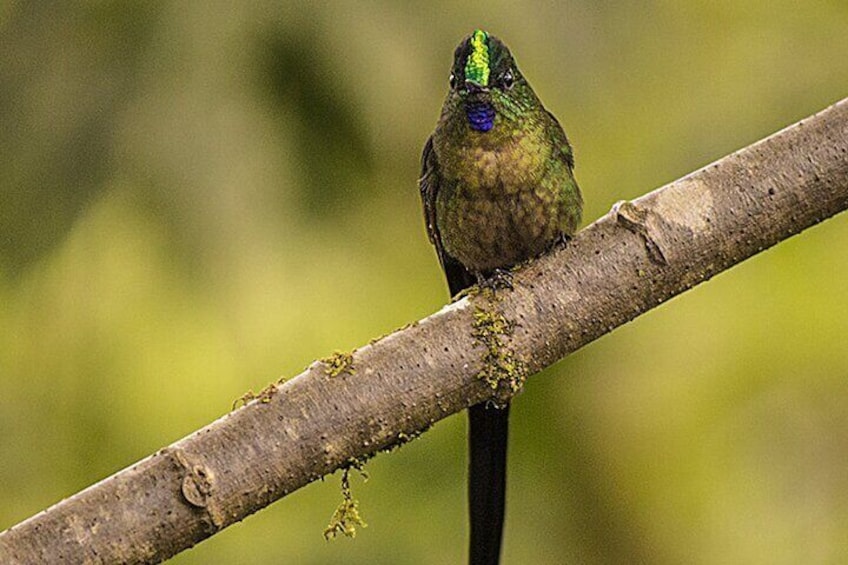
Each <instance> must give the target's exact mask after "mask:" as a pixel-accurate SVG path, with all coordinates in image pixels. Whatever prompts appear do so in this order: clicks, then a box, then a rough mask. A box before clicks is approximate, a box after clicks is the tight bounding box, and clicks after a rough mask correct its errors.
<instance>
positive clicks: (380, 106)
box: [0, 0, 848, 565]
mask: <svg viewBox="0 0 848 565" xmlns="http://www.w3.org/2000/svg"><path fill="white" fill-rule="evenodd" d="M475 27H484V28H486V29H488V30H489V31H491V32H492V33H494V34H496V35H498V36H500V37H502V38H503V39H505V40H506V42H507V43H508V44H509V45H510V46H511V47H512V49H513V51H514V52H515V54H516V57H517V60H518V61H519V64H520V65H521V68H522V70H523V71H524V73H525V74H526V76H527V77H529V79H530V80H531V82H532V84H533V85H534V87H535V88H536V90H537V92H538V93H539V95H540V96H541V98H542V99H543V100H544V101H545V103H546V105H547V106H548V107H549V108H550V109H551V110H552V111H553V112H554V114H556V115H557V116H558V117H559V118H560V120H561V121H562V122H563V124H564V125H565V127H566V130H567V132H568V134H569V136H570V138H571V139H572V142H573V144H574V145H575V147H576V156H577V170H576V172H577V177H578V180H579V182H580V184H581V186H582V187H583V190H584V194H585V199H586V214H585V217H586V221H587V222H589V221H591V220H593V219H594V218H596V217H598V216H600V215H601V214H603V213H604V212H606V211H607V210H608V209H609V207H610V206H611V205H612V204H613V203H614V202H615V201H617V200H620V199H629V198H634V197H636V196H639V195H641V194H643V193H645V192H647V191H648V190H650V189H653V188H655V187H657V186H660V185H662V184H664V183H666V182H669V181H671V180H674V179H676V178H678V177H680V176H681V175H683V174H685V173H687V172H689V171H691V170H693V169H696V168H698V167H700V166H702V165H704V164H706V163H708V162H710V161H712V160H714V159H716V158H719V157H721V156H723V155H725V154H727V153H729V152H731V151H733V150H735V149H738V148H740V147H743V146H745V145H747V144H749V143H751V142H753V141H756V140H757V139H759V138H761V137H764V136H766V135H767V134H770V133H772V132H774V131H776V130H778V129H780V128H782V127H783V126H785V125H788V124H790V123H792V122H794V121H796V120H798V119H800V118H803V117H805V116H807V115H809V114H811V113H813V112H815V111H817V110H819V109H822V108H824V107H825V106H827V105H828V104H829V103H831V102H834V101H836V100H838V99H840V98H842V97H844V96H846V95H848V57H846V53H848V3H846V2H844V1H843V0H830V1H824V0H811V1H809V2H804V3H799V2H795V1H790V0H770V1H768V2H766V1H763V0H760V1H749V2H738V1H729V0H719V1H715V0H691V1H685V2H630V3H620V2H598V1H596V0H571V1H569V2H520V3H519V2H499V1H489V2H464V3H454V2H435V3H427V4H424V3H411V2H408V3H407V2H369V3H354V2H282V3H274V2H242V3H223V2H155V3H148V2H143V1H127V2H79V3H70V2H67V3H65V2H57V3H46V2H23V1H11V2H10V1H8V0H7V1H5V2H2V3H0V529H2V528H5V527H8V526H10V525H12V524H14V523H16V522H18V521H20V520H22V519H24V518H26V517H28V516H30V515H31V514H33V513H35V512H37V511H39V510H41V509H42V508H44V507H46V506H48V505H50V504H52V503H54V502H56V501H58V500H60V499H61V498H63V497H64V496H67V495H69V494H72V493H74V492H76V491H77V490H79V489H81V488H83V487H85V486H87V485H89V484H91V483H93V482H95V481H97V480H99V479H101V478H103V477H105V476H107V475H109V474H111V473H113V472H115V471H117V470H119V469H121V468H123V467H125V466H127V465H129V464H131V463H133V462H134V461H136V460H138V459H140V458H142V457H144V456H146V455H147V454H149V453H151V452H153V451H155V450H156V449H158V448H160V447H161V446H164V445H166V444H168V443H170V442H172V441H174V440H176V439H179V438H180V437H182V436H184V435H186V434H188V433H190V432H191V431H193V430H194V429H196V428H198V427H200V426H202V425H204V424H206V423H208V422H210V421H211V420H213V419H215V418H216V417H218V416H219V415H221V414H222V413H224V412H226V411H227V410H228V409H229V408H230V406H231V404H232V402H233V400H234V399H236V398H238V397H239V396H241V395H242V393H244V392H245V391H246V390H248V389H253V390H258V389H260V388H262V387H263V386H265V384H267V383H268V382H270V381H272V380H275V379H277V378H278V377H280V376H281V375H294V374H297V373H298V372H299V371H300V370H301V369H302V368H303V367H304V366H305V365H307V364H308V363H309V362H310V361H311V360H313V359H315V358H317V357H321V356H324V355H326V354H328V353H329V352H331V351H332V350H334V349H350V348H353V347H355V346H357V345H361V344H363V343H365V342H367V341H368V340H369V339H370V338H372V337H374V336H378V335H380V334H383V333H385V332H387V331H389V330H391V329H393V328H396V327H398V326H401V325H403V324H404V323H406V322H410V321H412V320H415V319H418V318H420V317H423V316H425V315H427V314H429V313H431V312H433V311H435V310H436V309H438V308H439V307H440V306H441V305H442V304H443V303H444V302H445V300H446V289H445V285H444V282H443V280H442V275H441V273H440V271H439V268H438V265H437V261H436V258H435V255H434V253H433V251H432V250H431V248H430V246H429V243H428V242H427V239H426V235H425V231H424V227H423V221H422V217H421V212H420V208H419V206H420V204H419V200H418V193H417V188H416V179H417V177H418V167H419V164H418V160H419V155H420V151H421V147H422V146H423V144H424V140H425V139H426V137H427V135H428V134H429V132H430V131H431V129H432V127H433V125H434V124H435V120H436V118H437V116H438V113H439V108H440V106H441V102H442V98H443V96H444V94H445V93H446V90H447V82H448V70H449V67H450V62H451V56H452V52H453V49H454V46H455V45H456V44H457V43H458V42H459V40H460V39H461V38H462V37H463V35H464V34H466V33H468V32H470V31H471V30H472V29H473V28H475ZM846 247H848V217H837V218H835V219H833V220H831V221H829V222H827V223H825V224H824V225H821V226H819V227H816V228H814V229H812V230H809V231H808V232H806V233H804V234H802V235H800V236H798V237H795V238H793V239H792V240H790V241H787V242H785V243H783V244H781V245H779V246H778V247H777V248H775V249H772V250H770V251H768V252H766V253H763V254H761V255H759V256H757V257H755V258H753V259H752V260H750V261H748V262H746V263H745V264H743V265H741V266H739V267H737V268H735V269H733V270H731V271H730V272H727V273H725V274H723V275H721V276H719V277H717V278H716V279H714V280H713V281H710V282H709V283H707V284H705V285H702V286H700V287H698V288H697V289H695V290H693V291H691V292H688V293H686V294H685V295H683V296H681V297H679V298H677V299H675V300H672V301H671V302H670V303H668V304H665V305H663V306H662V307H660V308H658V309H656V310H654V311H652V312H650V313H648V314H647V315H645V316H643V317H642V318H640V319H639V320H637V321H636V322H635V323H632V324H630V325H628V326H626V327H623V328H621V329H618V330H616V331H615V332H613V333H612V334H611V335H609V336H606V337H604V338H602V339H601V340H599V341H598V342H596V343H594V344H592V345H590V346H588V347H586V348H585V349H583V350H581V351H579V352H577V353H576V354H574V355H572V356H571V357H570V358H568V359H566V360H564V361H563V362H561V363H559V364H558V365H556V366H555V367H553V368H551V369H550V370H548V371H546V372H545V374H544V375H542V376H540V377H537V378H533V379H531V381H530V382H529V383H528V385H527V387H526V391H525V392H524V394H523V395H522V396H521V397H520V398H519V399H518V400H517V401H516V403H515V409H514V411H513V419H512V421H513V432H512V447H511V461H510V473H511V476H510V484H509V501H508V517H507V531H506V539H505V547H504V555H505V559H504V561H505V562H506V563H521V564H524V563H535V564H559V563H623V562H629V563H636V562H638V563H658V564H677V563H710V564H712V563H721V564H724V563H770V564H775V563H840V562H846V561H848V347H846V334H848V301H847V300H846V288H848V254H846V252H845V249H846ZM464 434H465V420H464V417H462V416H455V417H452V418H450V419H448V420H447V421H444V422H442V423H440V424H438V425H437V426H436V427H435V428H434V429H433V430H431V431H430V432H428V433H427V434H425V435H424V436H423V437H422V438H421V439H419V440H417V441H415V442H413V443H411V444H410V445H407V446H405V447H403V448H402V449H401V450H399V451H397V452H395V453H392V454H390V455H381V456H379V457H378V458H376V459H375V460H373V461H371V462H370V463H369V464H368V466H367V469H368V471H369V473H370V476H371V478H370V480H369V481H368V482H367V483H363V482H362V481H361V479H360V478H358V477H356V478H354V479H353V488H354V494H355V496H356V497H357V498H358V499H359V500H360V502H361V506H362V512H363V514H364V517H365V519H366V521H367V522H368V524H369V526H368V528H366V529H362V530H360V532H359V535H358V536H357V537H356V539H354V540H348V539H339V540H336V541H334V542H325V541H324V540H323V538H322V530H323V528H324V526H325V525H326V524H327V522H328V520H329V518H330V515H331V514H332V512H333V510H334V508H335V506H336V504H337V503H338V502H339V500H340V493H339V477H338V475H335V476H333V477H330V478H328V480H326V481H324V482H318V483H316V484H313V485H310V486H308V487H307V488H304V489H302V490H300V491H298V492H296V493H294V494H292V495H291V496H289V497H287V498H285V499H283V500H282V501H280V502H278V503H276V504H274V505H272V506H271V507H270V508H268V509H266V510H264V511H262V512H260V513H258V514H257V515H255V516H253V517H251V518H249V519H247V520H246V521H245V522H243V523H241V524H238V525H236V526H234V527H231V528H230V529H228V530H226V531H225V532H223V533H221V534H220V535H217V536H215V537H214V538H213V539H211V540H208V541H206V542H204V543H202V544H200V545H199V546H198V547H196V548H194V549H192V550H190V551H188V552H186V553H184V554H182V555H180V556H178V557H176V558H175V559H174V560H173V563H180V564H184V565H185V564H200V563H280V562H286V563H305V564H316V565H320V564H326V563H358V564H373V563H377V564H381V563H386V564H395V563H396V564H441V563H460V562H462V561H463V559H464V558H465V552H466V549H465V544H466V535H465V530H466V525H465V524H466V522H465V520H466V518H465V508H464V482H465V439H464Z"/></svg>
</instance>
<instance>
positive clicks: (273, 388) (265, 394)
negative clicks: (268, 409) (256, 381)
mask: <svg viewBox="0 0 848 565" xmlns="http://www.w3.org/2000/svg"><path fill="white" fill-rule="evenodd" d="M282 381H283V379H280V381H277V382H276V383H271V384H269V385H268V386H266V387H265V388H263V389H262V390H261V391H259V394H256V393H255V392H253V390H248V391H247V392H245V393H244V394H242V395H241V396H240V397H238V398H236V399H235V400H234V401H233V410H235V409H236V408H239V407H240V406H247V405H248V404H250V403H251V402H253V401H254V400H257V399H258V400H259V401H260V402H261V403H263V404H268V403H269V402H271V397H272V396H274V394H276V393H277V385H279V384H281V382H282Z"/></svg>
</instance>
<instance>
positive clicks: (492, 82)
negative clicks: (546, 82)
mask: <svg viewBox="0 0 848 565" xmlns="http://www.w3.org/2000/svg"><path fill="white" fill-rule="evenodd" d="M536 103H538V100H537V98H536V95H535V94H534V93H533V89H532V88H530V85H529V84H527V81H526V80H525V79H524V77H523V76H522V75H521V72H520V71H519V70H518V67H517V66H516V64H515V60H514V59H513V58H512V53H510V52H509V49H508V48H507V46H506V45H504V44H503V43H502V42H501V40H499V39H498V38H496V37H495V36H493V35H489V34H488V33H486V32H485V31H483V30H480V29H478V30H476V31H474V33H472V34H471V35H469V36H468V37H466V38H465V39H464V40H463V41H462V43H460V44H459V46H458V47H457V48H456V51H455V52H454V61H453V67H452V69H451V74H450V92H449V93H448V97H447V100H446V101H445V107H444V111H445V112H447V113H449V114H452V115H453V116H454V117H457V116H462V115H464V117H465V119H466V121H467V126H468V127H470V128H471V129H472V130H474V131H477V132H481V133H485V132H487V131H489V130H491V129H492V128H494V127H496V125H497V124H498V122H499V121H515V120H517V119H519V118H520V117H521V115H522V112H525V111H527V110H529V109H530V108H532V106H533V105H534V104H536Z"/></svg>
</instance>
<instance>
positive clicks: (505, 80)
mask: <svg viewBox="0 0 848 565" xmlns="http://www.w3.org/2000/svg"><path fill="white" fill-rule="evenodd" d="M514 82H515V78H514V77H513V76H512V70H511V69H507V70H506V72H505V73H504V74H503V76H502V77H501V83H502V84H503V85H504V88H506V89H510V88H512V84H513V83H514Z"/></svg>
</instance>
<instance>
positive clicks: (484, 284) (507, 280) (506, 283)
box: [476, 269, 514, 292]
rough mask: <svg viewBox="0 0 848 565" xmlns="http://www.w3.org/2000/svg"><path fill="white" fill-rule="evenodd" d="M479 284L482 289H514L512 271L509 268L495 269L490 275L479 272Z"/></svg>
mask: <svg viewBox="0 0 848 565" xmlns="http://www.w3.org/2000/svg"><path fill="white" fill-rule="evenodd" d="M476 276H477V286H479V287H480V289H481V290H486V289H489V290H491V291H492V292H494V291H496V290H512V289H513V288H514V287H513V285H512V271H510V270H508V269H494V270H493V271H492V272H491V273H490V274H489V276H488V277H485V276H483V275H482V274H481V273H477V275H476Z"/></svg>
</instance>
